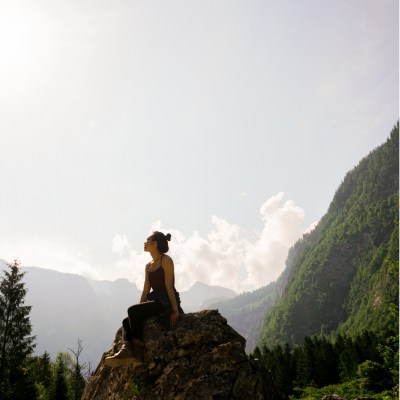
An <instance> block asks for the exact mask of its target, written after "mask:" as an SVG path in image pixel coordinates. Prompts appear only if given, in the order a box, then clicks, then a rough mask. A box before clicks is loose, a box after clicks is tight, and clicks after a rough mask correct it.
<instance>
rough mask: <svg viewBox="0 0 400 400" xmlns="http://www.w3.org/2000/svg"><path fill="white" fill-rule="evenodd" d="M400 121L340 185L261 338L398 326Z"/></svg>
mask: <svg viewBox="0 0 400 400" xmlns="http://www.w3.org/2000/svg"><path fill="white" fill-rule="evenodd" d="M398 166H399V126H398V124H397V125H396V127H395V128H394V129H393V130H392V132H391V134H390V137H389V138H388V140H387V141H386V143H384V144H383V145H381V146H379V147H378V148H376V149H375V150H373V151H372V152H371V153H370V154H369V155H368V156H367V157H365V158H364V159H362V160H361V162H360V163H359V164H358V165H357V166H356V167H355V168H354V169H353V170H352V171H350V172H349V173H347V175H346V176H345V178H344V180H343V182H342V183H341V185H340V186H339V188H338V190H337V191H336V194H335V196H334V198H333V200H332V202H331V204H330V206H329V209H328V211H327V213H326V215H325V216H324V217H323V218H322V219H321V221H320V222H319V224H318V226H317V227H316V228H315V230H314V231H313V232H312V233H311V235H310V237H309V238H308V239H310V240H311V241H310V243H309V244H308V245H307V246H304V247H303V248H302V249H301V250H302V251H301V252H300V253H299V254H298V255H297V259H298V261H297V264H296V265H295V266H292V271H293V274H292V276H291V278H290V281H289V282H288V284H287V287H286V288H285V293H284V295H283V297H282V298H281V299H280V300H279V302H278V303H277V304H276V305H275V306H274V307H273V308H272V309H270V310H269V311H267V313H266V315H265V320H264V327H263V330H262V333H261V343H262V344H266V345H267V346H273V345H277V344H283V343H285V342H288V343H291V344H295V343H302V341H303V339H304V337H305V336H312V335H318V334H320V333H324V334H330V333H334V332H338V331H339V332H342V333H347V334H349V335H356V334H358V333H361V332H362V331H363V330H365V329H369V330H373V331H375V332H377V333H380V332H383V331H385V330H386V329H389V328H394V327H395V325H396V324H397V317H396V316H395V315H394V313H393V312H392V311H393V306H392V305H393V304H395V305H397V303H398V209H399V198H398V192H399V173H398Z"/></svg>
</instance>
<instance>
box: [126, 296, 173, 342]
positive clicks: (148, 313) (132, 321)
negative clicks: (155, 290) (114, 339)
mask: <svg viewBox="0 0 400 400" xmlns="http://www.w3.org/2000/svg"><path fill="white" fill-rule="evenodd" d="M164 311H166V310H165V308H164V306H163V305H162V304H161V303H160V302H158V301H148V302H146V303H140V304H135V305H134V306H132V307H129V308H128V318H125V319H124V320H123V321H122V326H123V328H124V330H123V340H124V341H130V340H132V339H133V338H134V337H135V338H136V339H139V340H143V322H144V321H145V319H147V318H150V317H156V316H157V315H160V314H162V313H163V312H164Z"/></svg>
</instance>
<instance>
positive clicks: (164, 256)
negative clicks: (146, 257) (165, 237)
mask: <svg viewBox="0 0 400 400" xmlns="http://www.w3.org/2000/svg"><path fill="white" fill-rule="evenodd" d="M164 262H167V263H172V264H173V263H174V262H173V261H172V258H171V257H170V256H169V255H168V254H163V256H162V263H163V264H164Z"/></svg>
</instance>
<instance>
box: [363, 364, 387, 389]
mask: <svg viewBox="0 0 400 400" xmlns="http://www.w3.org/2000/svg"><path fill="white" fill-rule="evenodd" d="M357 376H358V378H359V381H360V385H361V386H362V387H363V388H365V389H367V390H371V391H373V392H379V391H381V390H384V389H390V387H391V377H390V374H389V371H387V369H386V368H385V367H384V366H383V365H382V364H380V363H377V362H375V361H371V360H367V361H364V362H363V363H362V364H360V365H359V366H358V368H357Z"/></svg>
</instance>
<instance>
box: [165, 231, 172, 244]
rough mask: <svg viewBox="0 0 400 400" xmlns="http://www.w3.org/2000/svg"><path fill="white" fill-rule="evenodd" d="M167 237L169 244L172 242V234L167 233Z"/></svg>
mask: <svg viewBox="0 0 400 400" xmlns="http://www.w3.org/2000/svg"><path fill="white" fill-rule="evenodd" d="M165 237H166V239H167V240H168V242H169V241H170V240H171V234H170V233H167V234H166V235H165Z"/></svg>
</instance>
